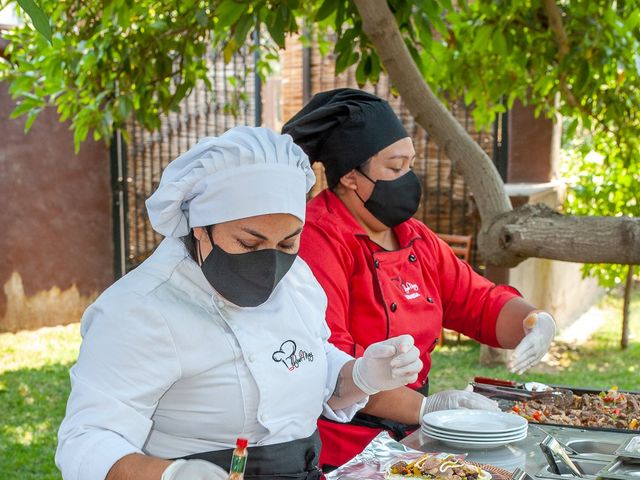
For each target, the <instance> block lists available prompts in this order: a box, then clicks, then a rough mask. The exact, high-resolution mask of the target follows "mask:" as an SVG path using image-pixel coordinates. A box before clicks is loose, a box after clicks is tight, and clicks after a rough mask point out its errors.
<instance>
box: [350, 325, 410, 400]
mask: <svg viewBox="0 0 640 480" xmlns="http://www.w3.org/2000/svg"><path fill="white" fill-rule="evenodd" d="M420 370H422V361H421V360H420V351H419V350H418V349H417V348H416V346H415V345H414V344H413V337H412V336H411V335H400V336H399V337H394V338H390V339H388V340H384V341H382V342H378V343H373V344H371V345H369V346H368V347H367V349H366V350H365V351H364V355H363V356H362V357H360V358H358V359H356V362H355V364H354V365H353V383H355V384H356V386H357V387H358V388H359V389H360V390H362V391H363V392H364V393H366V394H367V395H373V394H375V393H378V392H380V391H383V390H392V389H394V388H398V387H401V386H403V385H406V384H407V383H413V382H415V381H416V379H417V378H418V373H419V372H420Z"/></svg>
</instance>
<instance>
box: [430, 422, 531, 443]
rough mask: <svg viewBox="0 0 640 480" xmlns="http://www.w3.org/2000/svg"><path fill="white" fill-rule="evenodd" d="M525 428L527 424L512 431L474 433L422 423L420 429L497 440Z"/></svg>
mask: <svg viewBox="0 0 640 480" xmlns="http://www.w3.org/2000/svg"><path fill="white" fill-rule="evenodd" d="M527 428H528V425H524V426H523V427H522V428H519V429H518V430H514V431H512V432H505V433H503V432H498V433H494V432H483V433H476V432H460V431H455V430H443V429H440V428H435V427H433V426H431V425H428V424H423V425H422V430H429V431H431V432H433V433H437V434H440V435H445V436H448V435H453V436H463V437H465V438H479V439H489V438H494V439H496V440H499V439H501V438H504V437H513V436H518V435H520V434H522V433H526V432H527Z"/></svg>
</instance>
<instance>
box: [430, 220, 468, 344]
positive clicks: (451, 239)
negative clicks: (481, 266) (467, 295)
mask: <svg viewBox="0 0 640 480" xmlns="http://www.w3.org/2000/svg"><path fill="white" fill-rule="evenodd" d="M436 235H438V237H440V238H441V239H442V240H444V241H445V242H446V243H447V244H448V245H449V246H450V247H451V250H453V253H455V254H456V256H457V257H458V258H460V259H461V260H464V261H465V262H468V261H469V260H470V259H471V241H472V236H471V235H449V234H446V233H437V234H436ZM459 341H460V334H459V333H458V342H459ZM438 345H440V346H442V345H444V329H442V330H441V331H440V338H439V339H438Z"/></svg>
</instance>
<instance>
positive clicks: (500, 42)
mask: <svg viewBox="0 0 640 480" xmlns="http://www.w3.org/2000/svg"><path fill="white" fill-rule="evenodd" d="M491 46H492V47H493V51H494V52H496V53H498V54H500V55H506V53H507V42H506V40H505V38H504V35H503V34H502V32H501V31H500V30H499V29H496V31H495V32H493V37H492V39H491Z"/></svg>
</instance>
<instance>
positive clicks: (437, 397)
mask: <svg viewBox="0 0 640 480" xmlns="http://www.w3.org/2000/svg"><path fill="white" fill-rule="evenodd" d="M457 408H468V409H470V410H496V411H497V410H500V408H499V407H498V403H497V402H495V401H493V400H490V399H488V398H487V397H484V396H482V395H480V394H478V393H473V392H469V391H466V390H445V391H444V392H438V393H434V394H433V395H429V396H428V397H424V400H422V408H420V423H422V421H423V417H424V416H425V414H427V413H429V412H436V411H438V410H453V409H457Z"/></svg>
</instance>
